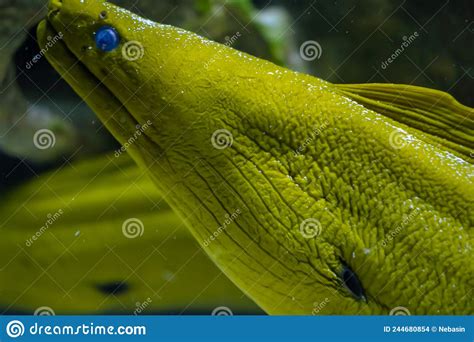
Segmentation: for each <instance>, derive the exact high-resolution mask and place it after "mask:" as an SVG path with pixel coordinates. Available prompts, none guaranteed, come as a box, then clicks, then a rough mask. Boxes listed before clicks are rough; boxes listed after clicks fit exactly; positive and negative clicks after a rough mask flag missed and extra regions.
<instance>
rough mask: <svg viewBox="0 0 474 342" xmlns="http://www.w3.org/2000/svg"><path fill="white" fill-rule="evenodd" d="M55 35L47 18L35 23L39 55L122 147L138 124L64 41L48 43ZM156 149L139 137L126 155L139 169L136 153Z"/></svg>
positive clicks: (144, 138)
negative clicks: (41, 55)
mask: <svg viewBox="0 0 474 342" xmlns="http://www.w3.org/2000/svg"><path fill="white" fill-rule="evenodd" d="M56 2H57V1H56ZM53 13H54V10H53V12H50V15H54V14H53ZM58 34H59V32H58V31H57V30H56V29H55V28H54V26H53V24H52V23H51V22H50V21H49V19H44V20H43V21H41V22H40V23H39V24H38V28H37V37H38V44H39V47H40V49H41V51H42V53H44V56H45V57H46V58H47V60H48V61H49V62H50V64H51V65H52V66H53V67H54V68H55V69H56V70H57V71H58V73H59V74H60V75H61V77H62V78H64V79H65V80H66V82H67V83H68V84H69V85H70V86H71V87H72V88H73V90H74V91H75V92H76V93H77V94H78V95H79V96H80V97H81V98H82V99H83V100H84V101H85V102H86V103H87V105H88V106H89V107H90V108H91V109H92V110H93V111H94V112H95V113H96V115H98V116H99V118H100V120H101V121H102V122H103V124H104V125H105V126H106V128H107V129H108V130H109V131H110V132H111V133H112V134H113V136H114V137H115V138H116V139H117V140H118V141H119V143H120V144H125V143H126V142H127V141H128V139H129V138H130V137H131V135H132V134H133V132H136V131H137V127H138V126H139V124H138V122H137V121H136V120H135V118H134V116H133V115H132V114H131V113H130V112H129V111H128V110H127V108H126V107H125V106H124V105H123V104H122V103H121V102H120V100H119V99H118V98H117V97H116V96H115V95H114V94H113V93H112V91H110V89H108V87H107V86H106V85H105V83H103V82H101V81H100V80H99V79H98V78H97V77H96V76H95V75H94V74H93V73H92V72H91V71H90V70H89V69H88V68H87V67H86V66H85V65H84V64H83V63H82V62H81V61H80V59H79V58H78V57H77V56H76V55H75V54H74V53H73V52H72V51H71V50H70V49H69V48H68V46H67V42H65V41H64V40H62V39H61V40H58V41H57V42H55V43H54V44H51V43H50V37H54V36H58ZM158 148H159V147H158V146H157V145H156V144H154V143H153V142H152V141H151V140H150V139H149V138H148V137H147V136H146V135H144V134H143V135H142V136H141V138H140V139H139V141H137V143H135V144H134V145H133V146H131V147H130V149H128V152H129V153H130V154H131V155H132V157H133V159H135V161H136V162H137V163H138V164H139V165H140V166H144V165H145V162H144V160H143V157H142V155H143V153H142V152H140V151H139V150H140V149H148V150H150V149H155V150H156V149H158Z"/></svg>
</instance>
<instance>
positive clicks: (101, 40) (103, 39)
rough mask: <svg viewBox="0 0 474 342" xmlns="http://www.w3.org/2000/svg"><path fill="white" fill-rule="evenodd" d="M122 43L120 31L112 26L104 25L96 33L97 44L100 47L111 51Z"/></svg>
mask: <svg viewBox="0 0 474 342" xmlns="http://www.w3.org/2000/svg"><path fill="white" fill-rule="evenodd" d="M119 44H120V37H119V34H118V32H117V31H116V30H115V29H114V28H113V27H110V26H102V27H101V28H99V29H98V30H97V32H96V33H95V45H96V46H97V48H98V49H100V50H102V51H105V52H109V51H112V50H114V49H116V48H117V46H119Z"/></svg>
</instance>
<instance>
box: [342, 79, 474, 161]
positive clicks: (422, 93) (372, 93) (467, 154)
mask: <svg viewBox="0 0 474 342" xmlns="http://www.w3.org/2000/svg"><path fill="white" fill-rule="evenodd" d="M336 87H337V89H338V90H339V91H340V92H341V93H342V94H343V95H345V96H348V97H349V98H351V99H353V100H354V101H356V102H358V103H360V104H362V105H363V106H365V107H367V108H369V109H372V110H374V111H376V112H378V113H380V114H383V115H386V116H388V117H390V118H392V119H393V120H395V121H398V122H401V123H403V124H405V125H407V126H410V127H412V128H415V129H417V130H419V131H422V132H424V133H425V134H428V135H429V136H430V139H431V140H432V141H433V142H435V143H438V144H441V145H443V146H444V147H446V148H448V149H449V150H451V151H453V152H454V153H456V154H457V155H458V156H460V157H462V158H463V159H466V160H467V161H470V162H472V160H473V153H474V109H473V108H470V107H467V106H464V105H462V104H460V103H459V102H458V101H456V99H454V97H452V96H451V95H449V94H448V93H445V92H443V91H439V90H434V89H428V88H423V87H417V86H412V85H405V84H390V83H387V84H384V83H368V84H338V85H336Z"/></svg>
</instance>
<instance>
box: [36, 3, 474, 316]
mask: <svg viewBox="0 0 474 342" xmlns="http://www.w3.org/2000/svg"><path fill="white" fill-rule="evenodd" d="M103 27H109V28H113V30H114V32H116V34H117V35H118V36H119V37H120V43H119V44H118V46H117V47H116V48H115V49H111V51H109V52H104V51H102V50H103V49H102V48H98V47H97V46H96V44H95V33H96V32H98V31H99V30H100V29H101V28H103ZM56 32H62V33H63V34H64V39H63V41H61V42H60V43H58V44H56V45H55V46H54V47H53V48H50V49H49V50H48V52H47V58H48V60H49V61H50V63H51V64H52V65H53V66H54V67H55V68H56V69H57V70H58V71H59V73H60V74H61V75H62V76H63V77H64V78H65V79H66V80H67V82H68V83H69V84H70V85H71V86H72V87H73V88H74V90H75V91H76V92H77V93H78V94H79V95H80V96H81V97H82V98H83V99H84V100H85V101H86V102H87V103H88V104H89V105H90V106H91V107H92V108H93V110H94V111H95V112H96V113H97V115H98V116H99V117H100V119H101V120H102V121H103V122H104V123H105V125H106V126H107V127H108V129H109V130H110V131H111V132H112V133H113V134H114V135H115V137H116V138H117V139H118V140H119V141H120V142H121V143H122V144H124V146H125V147H126V148H127V150H128V152H129V153H130V154H131V155H132V157H133V158H134V160H135V161H136V162H137V163H138V164H139V166H140V167H141V168H142V169H143V170H146V171H147V172H148V173H149V174H150V176H151V178H152V179H153V181H154V183H155V184H156V186H157V187H158V189H159V190H160V192H161V193H162V194H164V196H165V198H166V200H167V201H168V203H169V204H170V206H171V207H172V208H173V209H174V210H175V211H176V212H177V213H178V214H179V215H180V216H181V217H182V219H183V220H184V222H185V223H186V225H187V226H188V227H189V229H190V230H191V232H192V233H193V235H194V237H195V238H196V239H197V240H198V242H199V243H200V244H201V245H202V246H203V247H204V248H205V249H206V252H207V253H208V254H209V255H210V257H211V258H212V259H213V260H214V261H215V262H216V264H217V265H218V266H219V267H220V268H221V270H222V271H223V272H224V273H225V274H226V275H227V276H228V277H229V278H230V279H231V280H232V281H233V282H234V283H235V284H236V285H237V286H238V287H239V288H240V289H241V290H243V291H244V292H245V293H246V294H248V295H249V297H250V298H252V299H253V300H254V301H255V302H256V303H257V304H258V305H259V306H260V307H261V308H262V309H264V310H265V311H266V312H267V313H269V314H311V313H318V314H388V313H389V312H393V311H392V310H395V309H397V308H400V307H402V308H404V309H406V310H408V311H409V312H411V313H412V314H472V313H474V299H473V298H474V296H473V287H474V277H473V274H474V262H473V261H474V251H473V244H474V230H473V227H472V226H473V225H472V223H473V216H474V210H473V209H474V205H473V204H474V187H473V184H472V176H473V171H474V169H473V165H472V159H470V153H471V152H470V151H472V149H473V147H474V139H473V134H472V133H473V128H474V120H473V110H472V109H471V108H468V107H465V106H462V105H461V104H459V103H458V102H456V101H455V100H454V99H453V98H452V97H451V96H449V95H447V94H445V93H442V92H440V91H435V90H428V89H424V88H419V87H414V86H401V85H380V84H369V85H352V86H350V85H345V86H343V85H333V84H331V83H328V82H326V81H323V80H320V79H318V78H315V77H312V76H308V75H304V74H300V73H297V72H293V71H290V70H287V69H285V68H282V67H279V66H276V65H274V64H273V63H270V62H267V61H264V60H260V59H258V58H254V57H252V56H250V55H247V54H244V53H241V52H238V51H236V50H234V49H232V48H230V47H227V46H224V45H220V44H217V43H214V42H211V41H209V40H206V39H204V38H202V37H200V36H198V35H195V34H193V33H190V32H187V31H184V30H182V29H179V28H175V27H171V26H166V25H161V24H157V23H154V22H151V21H148V20H145V19H142V18H140V17H139V16H137V15H134V14H132V13H130V12H128V11H126V10H123V9H121V8H118V7H116V6H114V5H111V4H109V3H106V2H103V1H92V0H82V1H79V0H63V1H59V0H52V1H51V2H50V4H49V14H48V16H47V19H46V20H45V21H43V22H42V23H41V24H40V25H39V28H38V37H39V44H40V45H41V46H44V44H45V43H46V37H47V36H48V35H53V34H55V33H56ZM132 52H134V53H132ZM137 125H139V126H138V128H137ZM145 128H146V129H145ZM137 132H138V134H137ZM236 213H238V214H236ZM226 215H231V217H233V222H232V224H229V225H227V226H226V227H225V229H218V228H217V227H219V226H221V222H222V221H223V220H224V219H225V217H226Z"/></svg>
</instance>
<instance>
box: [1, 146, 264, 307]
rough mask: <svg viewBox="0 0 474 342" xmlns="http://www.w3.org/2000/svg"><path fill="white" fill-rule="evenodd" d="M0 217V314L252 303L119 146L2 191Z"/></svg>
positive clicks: (247, 305)
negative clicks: (114, 152)
mask: <svg viewBox="0 0 474 342" xmlns="http://www.w3.org/2000/svg"><path fill="white" fill-rule="evenodd" d="M0 217H2V223H1V224H0V235H1V239H0V312H2V313H5V312H6V313H18V312H22V313H27V314H33V313H34V312H35V311H36V310H37V309H38V308H42V307H49V308H51V309H52V310H53V311H54V312H55V313H56V314H96V313H124V314H151V313H155V314H156V313H186V314H190V313H207V314H210V313H212V311H213V310H214V309H215V308H218V307H221V306H225V307H227V308H229V309H230V310H231V311H233V312H234V313H257V312H260V310H259V308H258V307H257V306H256V305H255V304H254V303H252V301H250V300H249V299H248V298H247V297H246V296H245V295H243V293H242V292H241V291H239V290H238V289H237V288H236V287H235V285H233V284H232V283H231V282H230V281H229V280H228V278H227V277H226V276H225V275H223V274H222V273H221V272H220V271H219V269H218V268H217V267H216V266H215V265H214V264H213V263H212V261H211V260H209V258H208V257H207V255H206V254H205V253H204V252H203V251H202V249H201V248H200V247H199V245H198V244H197V242H196V241H195V240H194V238H193V237H192V236H191V234H190V233H189V232H188V230H187V229H186V227H185V226H184V225H183V223H182V222H181V220H180V219H179V218H178V217H177V216H176V215H175V214H174V213H173V211H172V210H171V209H170V207H169V206H168V205H167V204H166V202H164V201H163V198H162V197H161V196H160V195H159V194H158V191H157V190H156V189H155V188H154V186H153V184H152V183H151V181H150V179H149V178H148V177H147V176H146V175H145V174H144V172H143V171H141V170H140V169H138V167H137V166H136V165H135V163H134V162H133V161H132V160H131V159H130V158H127V157H126V155H124V156H123V157H122V158H118V159H117V158H115V157H114V156H113V155H110V156H104V157H99V158H97V159H95V160H86V161H82V162H78V163H77V162H76V163H74V164H73V165H72V166H69V167H65V168H62V169H61V170H55V171H52V172H50V173H48V174H45V175H42V176H40V177H39V178H38V179H35V180H33V181H31V182H29V183H27V184H25V185H23V186H21V187H20V188H18V189H15V190H13V191H11V192H10V193H8V194H6V196H4V197H2V205H1V206H0ZM130 219H134V220H135V221H128V222H129V224H131V222H138V223H139V224H141V226H142V228H140V227H139V226H136V228H137V229H134V228H133V226H132V225H129V226H127V225H125V226H124V223H125V222H127V220H130ZM138 220H139V221H138ZM123 227H125V229H124V228H123ZM127 227H128V228H127ZM126 234H127V235H126Z"/></svg>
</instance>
